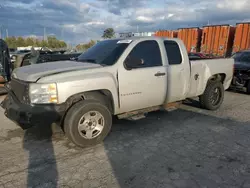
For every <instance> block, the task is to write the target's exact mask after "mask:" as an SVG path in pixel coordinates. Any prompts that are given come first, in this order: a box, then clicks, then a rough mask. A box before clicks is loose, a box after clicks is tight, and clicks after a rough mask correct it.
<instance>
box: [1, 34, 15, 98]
mask: <svg viewBox="0 0 250 188" xmlns="http://www.w3.org/2000/svg"><path fill="white" fill-rule="evenodd" d="M12 70H13V66H12V63H11V60H10V54H9V49H8V45H7V44H6V42H5V41H4V40H2V39H0V95H2V94H6V93H7V91H6V89H5V88H4V84H5V83H6V82H8V81H9V80H10V75H11V72H12Z"/></svg>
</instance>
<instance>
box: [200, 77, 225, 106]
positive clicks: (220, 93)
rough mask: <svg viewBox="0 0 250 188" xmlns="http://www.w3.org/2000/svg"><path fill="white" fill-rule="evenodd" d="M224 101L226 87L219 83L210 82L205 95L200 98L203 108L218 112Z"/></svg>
mask: <svg viewBox="0 0 250 188" xmlns="http://www.w3.org/2000/svg"><path fill="white" fill-rule="evenodd" d="M223 99H224V87H223V85H222V83H221V82H219V81H209V82H208V84H207V86H206V89H205V91H204V93H203V95H201V96H200V104H201V107H202V108H205V109H207V110H217V109H218V108H219V107H220V106H221V104H222V102H223Z"/></svg>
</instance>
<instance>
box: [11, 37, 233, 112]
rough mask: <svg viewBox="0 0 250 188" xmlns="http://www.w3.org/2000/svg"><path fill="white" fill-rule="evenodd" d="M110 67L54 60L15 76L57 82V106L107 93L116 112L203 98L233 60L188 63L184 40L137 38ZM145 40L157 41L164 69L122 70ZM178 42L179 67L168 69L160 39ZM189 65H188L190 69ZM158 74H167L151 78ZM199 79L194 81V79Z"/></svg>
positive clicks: (228, 77)
mask: <svg viewBox="0 0 250 188" xmlns="http://www.w3.org/2000/svg"><path fill="white" fill-rule="evenodd" d="M131 40H134V41H133V42H132V43H131V44H130V45H129V46H128V47H127V49H126V50H125V51H124V52H123V54H122V55H121V56H120V58H119V59H118V61H117V62H116V63H115V64H114V65H112V66H105V67H103V66H101V65H99V64H94V63H83V62H74V61H64V62H61V61H59V62H53V63H44V64H37V65H30V66H27V67H21V68H18V69H16V70H15V71H14V73H13V76H14V77H15V78H17V79H20V80H24V81H31V82H36V81H37V80H38V81H37V82H38V83H50V82H56V83H57V87H58V100H59V103H64V102H66V100H67V99H68V98H69V97H71V96H73V95H75V94H79V93H83V92H86V91H96V90H108V91H109V92H110V93H111V94H112V97H113V103H114V114H115V115H116V114H121V113H124V112H129V111H133V110H139V109H143V108H147V107H153V106H158V105H163V104H165V103H171V102H176V101H180V100H183V99H186V98H191V97H196V96H199V95H201V94H202V93H203V92H204V90H205V87H206V84H207V82H208V80H209V79H210V78H211V76H213V75H215V74H222V75H225V79H224V82H223V85H224V88H225V89H227V88H228V87H229V85H230V82H231V79H232V77H233V59H212V60H197V61H192V62H190V61H189V58H188V54H187V51H186V49H185V46H184V44H183V42H182V41H181V40H179V39H162V38H158V37H148V38H139V39H138V38H135V39H133V38H132V39H131ZM145 40H155V41H157V42H158V45H159V48H160V52H161V58H162V63H163V65H162V66H156V67H148V68H138V69H132V70H126V69H125V68H124V61H125V59H126V57H127V56H128V54H129V52H130V51H131V50H132V49H133V48H134V46H136V44H138V43H140V42H141V41H145ZM164 40H171V41H175V42H176V43H178V45H179V48H180V51H181V55H182V63H181V64H179V65H169V63H168V57H167V54H166V50H165V46H164V43H163V41H164ZM190 64H191V66H190ZM157 72H161V73H165V75H164V76H162V77H155V74H156V73H157ZM196 74H198V75H199V76H198V79H197V80H195V78H194V77H195V75H196Z"/></svg>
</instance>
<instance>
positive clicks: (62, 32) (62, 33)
mask: <svg viewBox="0 0 250 188" xmlns="http://www.w3.org/2000/svg"><path fill="white" fill-rule="evenodd" d="M63 35H64V30H63V28H62V31H61V40H63Z"/></svg>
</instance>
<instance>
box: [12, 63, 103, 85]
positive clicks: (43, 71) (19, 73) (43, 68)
mask: <svg viewBox="0 0 250 188" xmlns="http://www.w3.org/2000/svg"><path fill="white" fill-rule="evenodd" d="M95 67H101V65H99V64H93V63H87V62H77V61H55V62H47V63H41V64H33V65H29V66H24V67H20V68H17V69H15V70H14V71H13V73H12V76H13V77H14V78H17V79H19V80H24V81H29V82H36V81H37V80H38V79H39V78H41V77H44V76H48V75H53V74H58V73H62V72H68V71H74V70H80V69H90V68H95Z"/></svg>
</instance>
